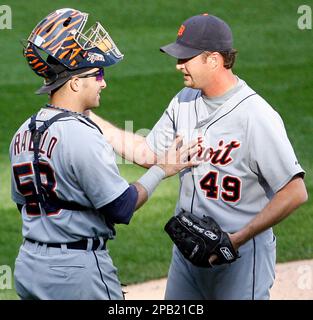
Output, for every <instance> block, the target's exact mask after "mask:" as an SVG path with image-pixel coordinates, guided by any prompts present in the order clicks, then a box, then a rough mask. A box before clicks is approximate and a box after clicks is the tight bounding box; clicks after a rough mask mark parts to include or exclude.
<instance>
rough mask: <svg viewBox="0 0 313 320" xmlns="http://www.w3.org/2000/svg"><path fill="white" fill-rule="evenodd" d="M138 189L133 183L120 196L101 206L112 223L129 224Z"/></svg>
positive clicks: (100, 210)
mask: <svg viewBox="0 0 313 320" xmlns="http://www.w3.org/2000/svg"><path fill="white" fill-rule="evenodd" d="M137 199H138V191H137V189H136V187H135V186H134V185H132V184H130V185H129V188H127V189H126V191H124V193H122V194H121V195H120V196H119V197H118V198H116V199H115V200H113V201H112V202H110V203H108V204H106V205H104V206H103V207H101V208H99V209H98V211H99V212H100V213H101V214H104V215H105V217H106V219H108V220H109V221H110V222H111V223H123V224H128V223H129V221H130V219H131V217H132V216H133V213H134V211H135V207H136V203H137Z"/></svg>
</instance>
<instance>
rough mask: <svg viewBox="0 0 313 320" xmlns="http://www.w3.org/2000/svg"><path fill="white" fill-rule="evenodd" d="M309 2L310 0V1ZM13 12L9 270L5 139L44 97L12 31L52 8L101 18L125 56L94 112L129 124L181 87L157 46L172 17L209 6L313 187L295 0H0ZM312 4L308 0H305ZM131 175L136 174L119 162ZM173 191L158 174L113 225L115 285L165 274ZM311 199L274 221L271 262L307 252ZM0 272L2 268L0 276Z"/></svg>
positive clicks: (309, 81) (9, 295)
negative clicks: (124, 221)
mask: <svg viewBox="0 0 313 320" xmlns="http://www.w3.org/2000/svg"><path fill="white" fill-rule="evenodd" d="M310 3H311V4H310ZM6 4H7V5H9V6H10V7H11V9H12V13H13V21H12V27H13V28H12V30H0V57H1V60H0V70H1V73H0V74H1V77H0V108H1V116H0V183H1V185H0V217H1V220H0V221H1V223H0V265H9V266H11V268H12V270H13V266H14V260H15V257H16V255H17V252H18V248H19V245H20V242H21V221H20V216H19V213H18V211H17V210H16V208H15V204H14V203H13V202H12V201H11V199H10V168H9V161H8V146H9V143H10V140H11V138H12V135H13V134H14V132H15V131H16V129H17V128H18V127H19V125H20V124H21V123H22V122H23V121H24V120H25V119H26V118H27V117H29V116H30V115H31V114H32V113H34V112H35V111H36V110H37V109H38V108H40V106H42V105H43V104H44V103H45V102H46V97H45V96H36V95H34V91H35V90H36V89H37V88H38V87H39V86H40V85H41V80H40V79H39V78H38V77H36V76H35V74H33V73H32V72H31V71H30V69H29V67H28V66H27V64H26V62H25V60H24V58H23V57H22V47H21V44H20V40H21V39H27V37H28V35H29V33H30V32H31V30H32V29H33V27H34V26H35V24H36V23H38V22H39V21H40V20H41V19H42V18H43V17H45V16H46V15H47V14H48V13H50V12H51V11H53V10H55V9H57V8H63V7H74V8H76V9H79V10H81V11H86V12H88V13H90V18H89V19H90V21H92V22H95V21H97V20H99V21H101V22H102V24H103V25H104V27H105V28H106V29H107V30H108V31H109V33H110V35H111V36H112V38H113V39H114V41H115V42H116V43H117V45H118V47H119V49H120V50H121V51H122V52H123V53H124V54H125V58H124V60H123V61H122V62H121V63H120V64H118V65H117V66H113V67H110V68H108V69H107V70H106V81H107V85H108V87H107V88H106V90H105V91H104V92H103V93H102V99H101V107H100V109H99V110H98V111H97V112H98V114H100V115H101V116H103V117H105V118H107V119H109V120H110V121H112V122H113V123H115V124H117V125H119V126H120V127H124V121H125V120H133V121H134V130H135V131H136V130H139V129H141V128H152V126H153V124H154V123H155V122H156V121H157V120H158V118H159V117H160V115H161V114H162V112H163V110H164V109H165V108H166V106H167V104H168V102H169V101H170V99H171V98H172V97H173V96H174V95H175V94H176V93H177V91H178V90H180V89H181V88H182V85H183V81H182V76H181V74H179V73H177V72H175V60H173V59H172V58H170V57H168V56H166V55H163V54H161V53H160V52H159V47H160V46H161V45H164V44H167V43H169V42H172V41H174V40H175V38H176V34H177V30H178V28H179V26H180V25H181V23H182V22H183V21H184V20H185V19H187V18H188V17H190V16H192V15H196V14H199V13H204V12H208V13H211V14H214V15H217V16H220V17H221V18H222V19H224V20H225V21H227V22H228V23H229V24H230V26H231V27H232V30H233V34H234V39H235V41H234V46H235V48H237V49H238V51H239V55H238V59H237V62H236V65H235V68H234V72H235V73H236V74H237V75H238V76H239V77H241V78H243V79H244V80H245V81H246V82H247V83H248V84H249V85H250V86H252V87H253V88H254V89H255V90H256V91H257V92H258V93H259V94H261V95H262V96H263V97H264V98H265V99H266V100H267V101H268V102H269V103H270V104H271V105H272V106H273V107H274V108H275V109H276V110H277V111H278V112H279V113H280V114H281V116H282V118H283V120H284V122H285V126H286V129H287V132H288V135H289V138H290V140H291V142H292V144H293V146H294V149H295V151H296V154H297V156H298V158H299V161H300V163H301V164H302V166H303V167H304V169H305V170H306V172H307V174H306V179H305V181H306V185H307V188H308V191H309V194H310V193H311V192H312V188H313V182H312V177H313V170H312V169H313V162H312V156H313V152H312V151H313V147H312V141H311V140H312V137H313V111H312V110H313V99H312V98H313V75H312V71H313V62H312V61H313V59H312V58H313V30H300V29H299V28H298V26H297V21H298V18H299V16H300V15H299V14H298V13H297V10H298V7H299V6H300V5H302V4H303V2H302V1H301V0H300V1H298V0H277V1H273V0H264V1H257V0H250V1H247V0H227V1H226V0H215V1H197V0H194V1H192V0H189V1H183V2H182V1H178V0H172V1H169V0H159V1H157V0H155V1H148V0H146V1H144V0H141V1H140V0H129V1H126V0H107V1H103V0H101V1H99V0H94V1H92V2H91V1H58V0H56V1H46V0H42V1H38V0H28V1H25V2H22V1H6ZM306 4H308V5H311V8H313V2H312V1H310V2H309V1H307V2H306ZM120 170H121V174H122V175H123V176H124V177H126V178H127V179H128V181H134V180H136V179H137V178H139V177H140V175H141V174H142V173H143V172H144V170H143V169H141V168H138V167H137V166H134V165H122V166H120ZM177 194H178V182H177V179H176V178H175V177H174V178H171V179H168V180H166V181H164V182H162V184H161V186H160V187H159V188H158V190H157V191H156V192H155V194H154V195H153V197H152V199H151V200H150V201H149V202H148V203H147V204H146V205H145V206H144V207H143V208H142V209H140V210H139V211H138V212H137V213H136V215H135V217H134V218H133V220H132V222H131V224H130V225H129V226H119V227H118V228H117V231H118V233H117V237H116V240H115V241H111V243H110V244H109V248H110V253H111V255H112V257H113V261H114V263H115V265H116V266H117V267H118V269H119V276H120V280H121V282H122V283H126V284H128V283H134V282H141V281H144V280H147V279H153V278H159V277H163V276H166V274H167V270H168V266H169V262H170V256H171V241H170V240H169V238H168V236H167V235H166V234H165V233H164V231H163V226H164V224H165V222H166V221H167V220H168V219H169V217H170V216H171V215H172V212H173V209H174V206H175V202H176V200H177ZM312 230H313V207H312V200H311V199H309V201H308V202H307V203H306V204H305V205H303V206H302V207H301V208H300V209H299V210H297V211H296V213H295V214H293V215H291V216H290V217H289V218H288V219H286V220H285V221H283V222H282V223H280V224H279V225H278V226H277V227H275V232H276V234H277V239H278V262H284V261H290V260H297V259H310V258H312V257H313V231H312ZM0 276H1V274H0ZM15 298H17V296H16V294H15V292H14V290H0V299H15Z"/></svg>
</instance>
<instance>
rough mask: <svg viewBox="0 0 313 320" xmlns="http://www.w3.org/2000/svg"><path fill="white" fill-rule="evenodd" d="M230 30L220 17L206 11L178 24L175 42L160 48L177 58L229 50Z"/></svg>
mask: <svg viewBox="0 0 313 320" xmlns="http://www.w3.org/2000/svg"><path fill="white" fill-rule="evenodd" d="M232 47H233V36H232V31H231V29H230V27H229V26H228V24H227V23H226V22H224V21H223V20H222V19H220V18H218V17H216V16H213V15H209V14H207V13H205V14H202V15H197V16H193V17H191V18H189V19H187V20H186V21H184V22H183V24H182V25H181V26H180V28H179V30H178V34H177V39H176V41H175V42H173V43H170V44H168V45H166V46H163V47H161V48H160V50H161V51H162V52H165V53H167V54H169V55H170V56H172V57H174V58H177V59H187V58H191V57H194V56H197V55H199V54H200V53H202V52H203V51H230V50H231V49H232Z"/></svg>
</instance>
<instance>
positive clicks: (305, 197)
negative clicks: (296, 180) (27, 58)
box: [300, 188, 309, 204]
mask: <svg viewBox="0 0 313 320" xmlns="http://www.w3.org/2000/svg"><path fill="white" fill-rule="evenodd" d="M300 200H301V204H303V203H305V202H307V201H308V200H309V195H308V192H307V191H306V188H304V191H303V192H302V194H301V196H300Z"/></svg>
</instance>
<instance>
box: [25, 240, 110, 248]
mask: <svg viewBox="0 0 313 320" xmlns="http://www.w3.org/2000/svg"><path fill="white" fill-rule="evenodd" d="M25 240H27V241H29V242H31V243H38V245H40V246H42V245H44V244H46V245H47V247H53V248H61V245H62V244H63V243H43V242H39V241H35V240H33V239H29V238H25ZM106 242H107V239H106V240H104V243H103V245H102V247H100V248H99V246H100V240H99V239H96V240H93V242H92V247H91V250H97V249H98V248H99V250H106ZM64 244H65V245H66V247H67V248H68V249H77V250H87V246H88V240H87V239H82V240H79V241H76V242H68V243H64Z"/></svg>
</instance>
